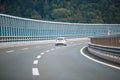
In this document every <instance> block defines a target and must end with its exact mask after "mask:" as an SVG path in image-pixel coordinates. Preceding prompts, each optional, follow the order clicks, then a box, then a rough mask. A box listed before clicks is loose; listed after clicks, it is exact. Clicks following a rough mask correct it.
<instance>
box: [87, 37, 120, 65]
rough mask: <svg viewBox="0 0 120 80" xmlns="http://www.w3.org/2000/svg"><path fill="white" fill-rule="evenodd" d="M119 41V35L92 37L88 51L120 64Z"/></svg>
mask: <svg viewBox="0 0 120 80" xmlns="http://www.w3.org/2000/svg"><path fill="white" fill-rule="evenodd" d="M106 41H107V42H106ZM119 41H120V36H119V35H114V36H113V35H112V36H111V35H109V36H100V37H91V43H89V44H88V51H89V52H90V53H91V54H94V55H96V56H98V57H100V58H103V59H106V60H109V61H112V62H116V63H120V45H119V43H120V42H119ZM108 43H109V44H108ZM116 43H117V44H116Z"/></svg>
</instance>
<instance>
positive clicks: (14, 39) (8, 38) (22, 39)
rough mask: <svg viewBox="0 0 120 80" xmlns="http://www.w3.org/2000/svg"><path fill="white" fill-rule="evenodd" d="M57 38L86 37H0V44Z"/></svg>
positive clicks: (81, 36) (78, 36) (74, 36)
mask: <svg viewBox="0 0 120 80" xmlns="http://www.w3.org/2000/svg"><path fill="white" fill-rule="evenodd" d="M57 37H65V38H66V39H71V38H84V37H87V36H86V35H46V36H0V42H15V41H38V40H39V41H40V40H53V39H56V38H57Z"/></svg>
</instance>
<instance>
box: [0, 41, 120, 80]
mask: <svg viewBox="0 0 120 80" xmlns="http://www.w3.org/2000/svg"><path fill="white" fill-rule="evenodd" d="M87 43H88V41H80V42H68V45H67V46H55V45H54V44H48V45H37V46H26V47H13V48H5V49H0V80H120V70H117V69H114V68H111V67H108V66H105V65H102V64H99V63H96V62H94V61H91V60H89V59H87V58H86V57H84V56H83V55H82V54H81V53H80V49H81V48H83V47H84V46H86V45H87Z"/></svg>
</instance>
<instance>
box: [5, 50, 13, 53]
mask: <svg viewBox="0 0 120 80" xmlns="http://www.w3.org/2000/svg"><path fill="white" fill-rule="evenodd" d="M11 52H14V50H10V51H6V53H11Z"/></svg>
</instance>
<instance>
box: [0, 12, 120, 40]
mask: <svg viewBox="0 0 120 80" xmlns="http://www.w3.org/2000/svg"><path fill="white" fill-rule="evenodd" d="M119 32H120V24H84V23H64V22H52V21H43V20H34V19H27V18H21V17H15V16H10V15H5V14H0V42H3V41H21V40H22V41H25V40H46V39H48V40H50V39H55V38H56V37H58V36H63V37H66V38H79V37H85V36H97V35H107V34H109V33H111V34H112V33H119Z"/></svg>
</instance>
